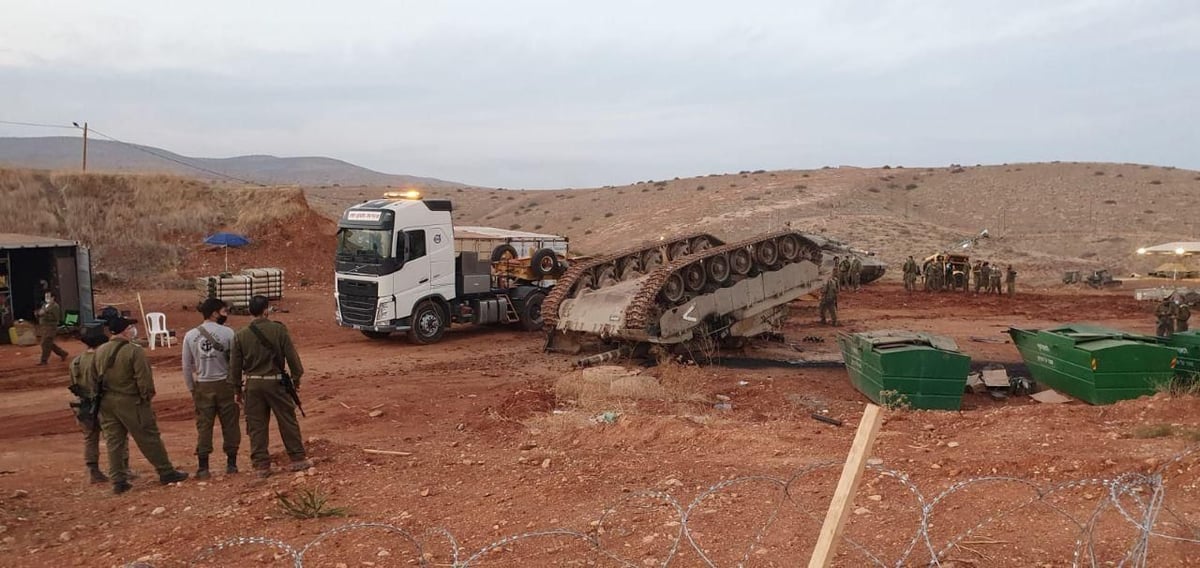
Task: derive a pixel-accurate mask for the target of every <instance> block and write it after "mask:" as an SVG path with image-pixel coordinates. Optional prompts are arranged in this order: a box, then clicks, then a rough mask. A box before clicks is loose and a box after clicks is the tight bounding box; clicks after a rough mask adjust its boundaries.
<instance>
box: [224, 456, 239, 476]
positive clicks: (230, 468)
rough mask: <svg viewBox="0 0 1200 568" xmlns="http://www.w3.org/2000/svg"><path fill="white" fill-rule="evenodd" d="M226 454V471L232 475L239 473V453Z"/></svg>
mask: <svg viewBox="0 0 1200 568" xmlns="http://www.w3.org/2000/svg"><path fill="white" fill-rule="evenodd" d="M225 456H226V460H225V473H227V474H230V475H232V474H234V473H237V472H238V468H237V454H225Z"/></svg>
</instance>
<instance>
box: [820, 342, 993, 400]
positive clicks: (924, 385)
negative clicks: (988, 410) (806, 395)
mask: <svg viewBox="0 0 1200 568" xmlns="http://www.w3.org/2000/svg"><path fill="white" fill-rule="evenodd" d="M838 343H839V344H841V347H842V359H843V360H845V362H846V371H847V372H848V373H849V374H850V382H851V384H853V385H854V388H857V389H858V390H859V391H861V392H862V393H863V394H865V395H867V398H870V399H871V400H872V401H874V402H875V403H876V404H880V405H883V406H896V405H905V404H907V405H908V406H910V407H912V408H920V409H929V410H958V408H959V407H960V406H961V405H962V395H963V390H964V389H965V387H966V385H967V373H968V372H969V371H970V368H971V358H970V357H967V356H966V355H964V354H963V353H962V352H960V351H959V349H958V345H957V344H955V343H954V340H953V339H950V338H948V337H942V336H940V335H934V334H932V333H920V332H913V331H897V330H887V331H869V332H862V333H848V334H842V335H839V336H838Z"/></svg>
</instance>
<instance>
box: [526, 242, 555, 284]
mask: <svg viewBox="0 0 1200 568" xmlns="http://www.w3.org/2000/svg"><path fill="white" fill-rule="evenodd" d="M529 267H530V268H531V269H533V274H534V275H535V276H539V277H540V276H549V275H550V274H553V273H554V271H555V270H557V269H558V255H557V254H556V253H555V252H554V251H553V250H550V249H548V248H544V249H538V250H537V251H535V252H534V253H533V258H531V259H529Z"/></svg>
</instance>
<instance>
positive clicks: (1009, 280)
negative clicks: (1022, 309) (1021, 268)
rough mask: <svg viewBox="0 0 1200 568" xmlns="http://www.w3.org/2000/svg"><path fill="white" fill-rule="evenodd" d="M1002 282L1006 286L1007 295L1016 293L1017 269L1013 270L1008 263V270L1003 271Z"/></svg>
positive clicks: (1010, 295)
mask: <svg viewBox="0 0 1200 568" xmlns="http://www.w3.org/2000/svg"><path fill="white" fill-rule="evenodd" d="M1004 284H1005V287H1007V288H1008V297H1009V298H1011V297H1013V296H1014V295H1016V293H1017V271H1016V270H1013V267H1012V265H1011V264H1010V265H1008V270H1006V271H1004Z"/></svg>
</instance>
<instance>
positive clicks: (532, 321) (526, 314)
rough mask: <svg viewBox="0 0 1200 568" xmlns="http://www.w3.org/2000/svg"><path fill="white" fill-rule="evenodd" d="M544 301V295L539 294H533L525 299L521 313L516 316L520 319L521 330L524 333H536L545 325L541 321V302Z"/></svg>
mask: <svg viewBox="0 0 1200 568" xmlns="http://www.w3.org/2000/svg"><path fill="white" fill-rule="evenodd" d="M545 299H546V295H545V294H543V293H541V292H533V293H532V294H530V295H528V296H526V297H525V301H524V302H523V303H522V304H521V312H520V313H519V314H517V316H518V317H520V319H521V329H523V330H525V331H538V330H540V329H542V326H544V325H545V323H546V322H545V321H543V320H542V301H543V300H545Z"/></svg>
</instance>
